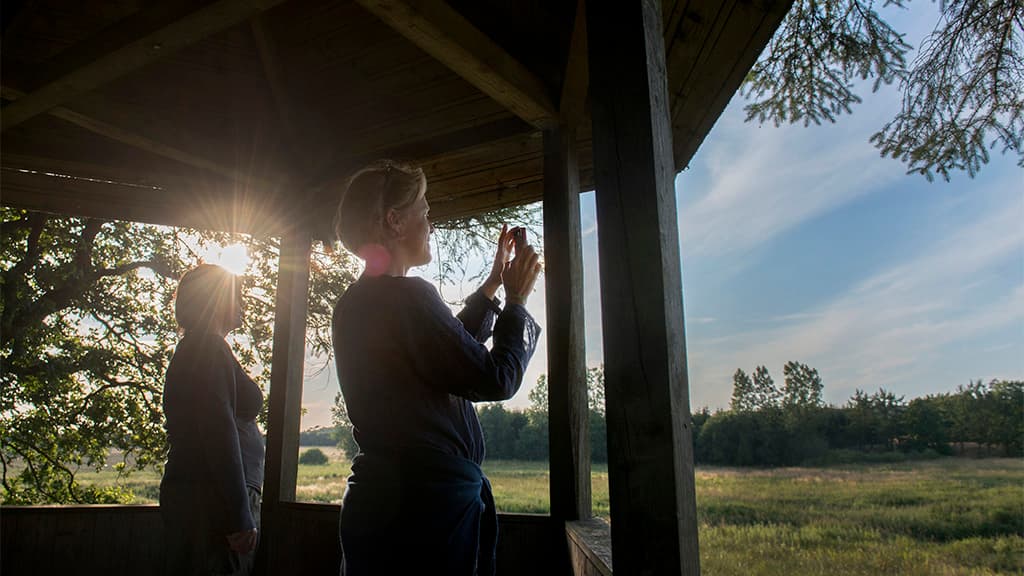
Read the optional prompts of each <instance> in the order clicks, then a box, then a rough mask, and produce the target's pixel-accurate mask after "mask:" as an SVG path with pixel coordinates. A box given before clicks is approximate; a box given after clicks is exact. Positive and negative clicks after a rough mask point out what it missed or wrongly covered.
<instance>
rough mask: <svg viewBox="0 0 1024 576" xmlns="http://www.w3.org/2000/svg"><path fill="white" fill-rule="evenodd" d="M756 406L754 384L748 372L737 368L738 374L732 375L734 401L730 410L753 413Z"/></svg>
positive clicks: (730, 404)
mask: <svg viewBox="0 0 1024 576" xmlns="http://www.w3.org/2000/svg"><path fill="white" fill-rule="evenodd" d="M756 406H757V399H756V398H755V396H754V383H753V382H752V381H751V380H750V376H747V373H746V372H744V371H743V370H742V369H740V368H737V369H736V373H735V374H733V375H732V400H731V401H730V402H729V408H730V409H732V410H734V411H736V412H751V411H753V410H754V409H755V408H756Z"/></svg>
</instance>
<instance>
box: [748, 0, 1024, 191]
mask: <svg viewBox="0 0 1024 576" xmlns="http://www.w3.org/2000/svg"><path fill="white" fill-rule="evenodd" d="M908 4H909V2H908V1H907V0H886V2H884V3H883V4H882V5H883V7H888V6H894V7H896V8H905V7H906V6H907V5H908ZM940 8H941V16H940V20H939V22H938V24H937V25H936V28H935V30H934V31H933V32H932V33H931V34H930V35H929V36H928V37H927V38H925V39H924V41H923V42H922V44H921V49H920V50H919V51H918V54H917V56H916V58H915V59H914V61H913V62H912V64H911V65H910V66H909V67H908V66H907V64H906V54H907V53H908V51H909V50H910V49H911V46H910V45H909V44H907V43H906V42H905V41H904V37H903V35H902V34H901V33H900V32H899V31H897V30H896V29H895V28H893V27H892V26H891V25H890V24H889V23H888V22H886V20H885V19H884V18H882V17H881V16H880V15H879V14H878V12H876V11H875V3H874V2H869V1H865V0H797V1H796V2H795V3H794V5H793V7H792V8H791V9H790V11H789V13H788V14H787V15H786V18H785V19H784V20H783V22H782V25H781V26H780V27H779V30H778V31H777V32H776V34H775V35H774V37H773V38H772V40H771V41H770V42H769V44H768V47H767V48H766V49H765V51H764V53H762V55H761V58H760V59H759V60H758V62H757V63H756V64H755V65H754V67H753V68H752V69H751V71H750V73H749V74H748V75H747V78H746V79H745V82H744V85H743V87H742V88H741V91H742V93H743V94H744V95H745V96H746V97H747V98H748V99H750V100H752V102H751V103H750V104H748V105H747V107H746V111H747V119H748V120H752V119H753V120H757V121H758V122H761V123H763V122H765V121H768V120H770V121H772V122H774V123H775V124H776V125H778V124H780V123H783V122H803V124H804V125H805V126H806V125H808V124H810V123H812V122H813V123H815V124H820V123H821V122H822V121H823V120H824V121H828V122H835V120H836V117H837V116H839V115H841V114H843V113H847V114H849V113H851V111H852V106H853V105H854V104H857V103H860V102H861V98H860V96H859V95H857V94H856V92H855V91H854V90H855V86H854V83H855V82H856V81H858V80H869V79H871V80H873V83H872V91H875V90H877V89H878V88H879V86H880V85H881V84H891V83H893V82H896V81H898V82H899V84H900V88H901V90H902V92H903V103H902V108H901V110H900V112H899V113H898V114H897V115H896V117H895V118H894V119H893V120H892V121H890V122H889V123H887V124H886V125H885V126H884V127H883V128H882V129H881V130H880V131H879V132H877V133H876V134H874V135H873V136H872V137H871V141H872V143H874V145H875V146H876V147H877V148H878V149H879V151H880V152H881V153H882V155H883V156H890V157H892V158H898V159H899V160H900V161H902V162H904V163H905V164H906V165H907V168H908V172H910V173H918V174H922V175H924V176H925V177H926V178H927V179H928V180H932V179H933V178H934V174H935V173H938V174H939V175H941V176H942V177H943V178H944V179H946V180H948V179H949V176H950V172H951V171H955V170H964V171H966V172H967V173H968V175H970V176H971V177H973V176H974V175H975V174H976V173H977V172H978V170H979V169H980V167H981V165H982V164H985V163H987V162H988V159H989V154H988V149H989V148H996V147H999V148H1001V149H1002V152H1003V153H1006V152H1011V153H1016V154H1017V155H1018V156H1019V157H1020V160H1019V162H1018V163H1019V165H1021V166H1024V148H1022V146H1021V144H1022V138H1024V116H1022V110H1024V58H1022V53H1021V46H1022V42H1024V5H1022V4H1021V3H1020V2H1010V1H1004V0H985V1H976V0H949V1H945V2H942V3H940Z"/></svg>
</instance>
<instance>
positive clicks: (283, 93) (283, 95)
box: [250, 14, 306, 170]
mask: <svg viewBox="0 0 1024 576" xmlns="http://www.w3.org/2000/svg"><path fill="white" fill-rule="evenodd" d="M250 27H251V28H252V35H253V38H254V39H255V40H256V48H257V50H258V51H259V54H260V62H261V63H262V64H263V74H264V76H265V77H266V79H267V87H268V88H269V89H270V97H271V99H272V100H273V102H274V108H275V110H276V111H277V120H278V123H279V124H280V127H281V133H282V134H284V137H285V140H286V142H287V144H288V146H287V149H288V150H289V158H290V159H291V162H290V164H291V165H292V166H291V167H292V169H293V170H294V169H297V168H303V166H301V163H302V159H303V158H305V157H306V156H305V155H304V154H303V153H302V152H303V146H302V142H301V139H300V138H299V132H298V129H297V127H296V119H295V117H294V114H293V113H292V104H291V102H292V99H291V97H290V96H289V94H288V89H287V88H286V87H285V84H286V82H285V79H284V74H285V72H284V67H283V66H282V65H281V58H280V56H279V55H278V50H277V44H276V42H275V41H274V38H273V37H272V36H271V35H270V33H269V31H268V30H267V22H266V18H265V17H264V15H262V14H261V15H258V16H256V17H255V18H253V19H252V20H251V21H250Z"/></svg>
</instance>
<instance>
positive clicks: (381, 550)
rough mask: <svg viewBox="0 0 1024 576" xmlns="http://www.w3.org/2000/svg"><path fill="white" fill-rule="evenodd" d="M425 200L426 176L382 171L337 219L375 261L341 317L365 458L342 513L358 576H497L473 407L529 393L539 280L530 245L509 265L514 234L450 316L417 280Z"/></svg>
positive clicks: (372, 170)
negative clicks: (529, 307) (533, 299)
mask: <svg viewBox="0 0 1024 576" xmlns="http://www.w3.org/2000/svg"><path fill="white" fill-rule="evenodd" d="M426 189H427V182H426V178H425V177H424V174H423V171H422V170H421V169H419V168H415V167H411V166H406V165H402V164H398V163H394V162H390V161H380V162H377V163H375V164H373V165H371V166H368V167H366V168H364V169H363V170H361V171H359V172H358V173H356V174H355V175H354V176H353V177H352V178H351V179H350V180H349V184H348V186H347V188H346V191H345V194H344V196H343V199H342V201H341V203H340V205H339V207H338V216H337V219H336V223H337V232H338V235H339V237H340V238H341V241H342V243H343V244H344V245H345V247H346V248H348V249H349V250H350V251H352V252H354V253H356V254H358V255H359V256H360V257H361V258H363V259H364V260H365V261H366V271H365V272H364V274H363V275H362V276H361V277H360V278H359V279H358V280H357V281H356V282H355V283H354V284H352V286H350V287H349V288H348V290H347V291H346V292H345V294H344V295H343V296H342V297H341V299H340V300H339V301H338V303H337V305H336V306H335V309H334V318H333V343H334V351H335V356H336V360H337V367H338V380H339V382H340V384H341V391H342V394H343V396H344V398H345V403H346V406H347V408H348V414H349V417H350V419H351V421H352V424H353V435H354V437H355V440H356V442H357V443H358V445H359V449H360V452H359V455H358V456H357V457H356V458H355V460H354V462H353V465H352V476H351V477H350V478H349V480H348V488H347V489H346V493H345V497H344V502H343V505H342V512H341V526H340V531H341V542H342V547H343V549H344V566H343V571H344V572H345V573H347V574H348V576H362V575H366V574H446V575H455V576H459V575H465V576H471V575H474V574H481V575H490V574H493V573H494V554H495V545H496V542H497V519H496V515H495V511H494V500H493V498H492V496H491V491H490V483H489V482H488V480H487V478H486V477H485V476H484V474H483V472H482V471H481V469H480V464H481V463H482V462H483V458H484V439H483V432H482V430H481V428H480V423H479V421H478V420H477V415H476V411H475V410H474V408H473V404H472V403H473V402H479V401H495V400H506V399H508V398H511V397H512V396H513V395H514V394H515V393H516V391H517V390H518V389H519V386H520V384H521V383H522V379H523V374H524V372H525V371H526V366H527V363H528V362H529V361H530V358H531V356H532V355H533V352H534V348H535V347H536V342H537V336H538V334H539V333H540V329H539V328H538V326H537V324H536V322H534V320H533V318H531V316H530V314H529V313H528V312H527V311H526V308H525V307H524V304H525V303H526V300H527V298H528V297H529V295H530V293H531V292H532V291H533V287H534V284H535V282H536V280H537V276H538V274H539V272H540V269H541V267H540V264H539V263H538V261H537V254H536V253H535V252H534V250H533V248H532V247H530V246H527V245H522V246H520V247H518V248H516V249H515V251H516V254H515V258H514V259H511V260H510V257H511V256H512V252H513V240H512V234H511V233H509V232H508V230H507V227H506V228H503V229H502V232H501V235H500V236H499V238H498V248H497V252H496V254H495V258H494V265H493V267H492V270H491V273H490V275H489V276H488V278H487V280H486V281H485V282H484V284H483V285H482V286H481V287H480V289H479V290H477V291H476V292H475V293H473V294H472V295H471V296H470V297H469V298H467V299H466V302H465V308H464V309H463V310H462V312H460V313H459V315H458V316H453V315H452V313H451V311H450V310H449V308H448V306H447V305H446V304H445V303H444V301H442V300H441V298H440V296H439V294H438V292H437V290H436V289H435V288H434V287H433V286H432V285H431V284H430V283H428V282H426V281H424V280H422V279H420V278H415V277H409V276H407V272H408V271H409V269H410V268H413V267H415V266H421V265H424V264H427V263H428V262H430V259H431V251H430V234H431V232H432V230H433V227H432V225H431V224H430V220H429V218H428V213H429V206H428V204H427V200H426ZM502 285H503V286H504V288H505V295H506V300H507V303H506V304H505V306H504V307H502V306H501V303H500V301H499V300H498V299H497V298H496V296H495V294H496V292H497V290H498V288H499V287H500V286H502ZM489 338H492V339H493V343H492V346H491V348H490V349H488V348H487V347H485V346H484V342H486V341H487V340H488V339H489Z"/></svg>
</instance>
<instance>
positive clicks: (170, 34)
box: [0, 0, 283, 130]
mask: <svg viewBox="0 0 1024 576" xmlns="http://www.w3.org/2000/svg"><path fill="white" fill-rule="evenodd" d="M282 1H283V0H217V1H215V2H210V3H206V4H203V5H201V6H200V7H198V8H196V7H195V6H194V3H185V4H182V3H180V2H158V3H156V4H155V5H154V7H153V8H149V9H147V10H144V11H142V12H140V13H139V14H136V15H135V16H132V17H129V18H127V19H126V20H125V21H123V22H122V23H120V24H118V25H115V26H114V27H113V29H111V30H105V31H104V32H103V33H102V34H100V35H98V36H97V37H96V38H95V39H93V40H92V41H88V42H86V43H85V45H81V46H72V47H71V48H69V49H68V50H66V51H65V52H64V53H63V55H62V57H59V60H58V61H57V62H51V63H47V64H44V67H46V68H48V69H50V72H49V74H47V75H46V76H45V77H44V78H40V79H38V80H37V82H36V85H35V86H34V87H33V89H32V90H31V91H30V92H29V94H28V95H27V96H26V97H24V98H21V99H19V100H18V101H16V102H13V103H11V104H8V105H7V106H4V108H3V115H2V117H0V130H7V129H8V128H11V127H12V126H17V125H18V124H21V123H22V122H25V121H26V120H29V119H31V118H33V117H35V116H37V115H39V114H42V113H44V112H46V111H47V110H50V109H52V108H55V107H57V106H60V105H61V104H64V103H66V102H68V101H70V100H72V99H74V98H75V97H76V96H79V95H81V94H84V93H86V92H89V91H91V90H94V89H96V88H98V87H100V86H102V85H104V84H106V83H108V82H110V81H112V80H114V79H116V78H120V77H121V76H124V75H125V74H128V73H129V72H132V71H134V70H136V69H138V68H141V67H143V66H146V65H148V64H150V63H151V62H153V61H155V60H157V59H160V58H163V57H165V56H167V55H168V54H173V53H174V52H176V51H178V50H180V49H182V48H185V47H186V46H189V45H192V44H194V43H196V42H199V41H200V40H202V39H204V38H206V37H208V36H211V35H213V34H215V33H217V32H219V31H221V30H223V29H225V28H228V27H230V26H233V25H235V24H237V23H239V22H242V21H244V20H247V19H248V18H251V17H252V16H253V15H255V14H258V13H259V12H262V11H263V10H266V9H268V8H270V7H272V6H274V5H276V4H278V3H280V2H282Z"/></svg>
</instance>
